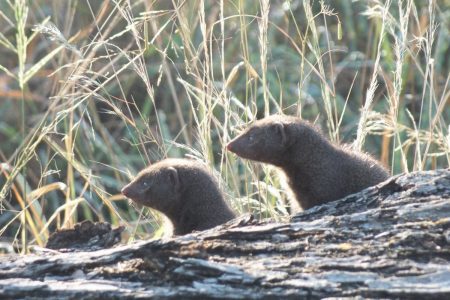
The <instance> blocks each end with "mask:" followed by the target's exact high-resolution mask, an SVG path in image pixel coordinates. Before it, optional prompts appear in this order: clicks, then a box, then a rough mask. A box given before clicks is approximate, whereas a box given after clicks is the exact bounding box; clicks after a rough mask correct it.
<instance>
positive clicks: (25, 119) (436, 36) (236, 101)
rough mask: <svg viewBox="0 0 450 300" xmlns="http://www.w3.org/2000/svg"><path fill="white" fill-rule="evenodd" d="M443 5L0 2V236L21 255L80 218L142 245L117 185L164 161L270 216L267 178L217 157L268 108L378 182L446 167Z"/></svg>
mask: <svg viewBox="0 0 450 300" xmlns="http://www.w3.org/2000/svg"><path fill="white" fill-rule="evenodd" d="M428 3H429V4H428ZM130 5H132V6H130ZM449 7H450V3H449V1H447V0H444V1H430V2H427V3H424V4H422V3H421V2H420V1H416V2H414V1H410V0H405V1H386V2H381V1H374V0H365V1H358V2H355V3H352V4H346V3H344V4H340V5H337V4H336V7H333V6H327V5H325V4H324V3H323V2H322V1H319V2H318V1H315V2H311V1H307V0H304V1H285V2H283V1H267V0H261V1H259V2H257V1H239V0H236V1H223V0H219V1H214V2H210V1H200V0H198V1H197V0H196V1H194V0H193V1H181V0H179V1H178V0H177V1H176V0H173V1H172V2H169V1H155V2H153V1H144V0H141V1H92V0H91V1H77V0H74V1H32V2H27V1H24V0H17V1H14V2H12V1H11V2H10V1H8V2H2V3H1V4H0V22H1V25H2V26H3V28H5V29H6V30H4V33H1V34H0V51H1V54H2V56H1V58H0V86H1V89H0V94H1V99H2V100H1V102H0V138H1V148H0V160H1V161H2V162H3V163H2V164H1V170H0V171H1V177H0V188H1V190H0V201H1V202H0V203H1V206H2V207H1V209H2V213H1V215H0V235H1V236H2V237H5V238H8V239H9V241H11V242H12V243H14V244H15V245H17V246H20V247H21V249H23V251H26V249H27V246H28V245H29V244H38V245H43V244H44V243H45V241H46V239H47V237H48V235H49V232H50V231H52V230H54V229H55V228H61V227H67V226H71V225H73V224H74V223H75V222H77V221H79V220H82V219H93V220H102V221H103V220H106V221H109V222H112V223H113V224H119V223H120V224H124V225H126V226H127V229H128V233H129V240H130V241H131V240H132V239H135V238H141V237H144V236H146V235H147V234H148V233H149V232H154V231H156V230H157V229H158V228H160V227H161V224H163V220H162V219H161V218H160V216H159V215H158V214H155V213H154V212H153V211H149V210H137V209H135V208H134V207H132V206H130V205H129V204H128V203H127V201H126V200H125V199H124V198H123V197H122V196H121V195H120V193H119V191H120V188H121V187H122V186H123V185H124V184H125V183H126V182H127V181H128V180H129V179H130V178H131V177H132V176H133V174H135V173H136V172H137V171H138V170H139V169H141V168H142V167H143V166H145V165H147V164H149V163H151V162H153V161H155V160H158V159H161V158H164V157H185V156H187V157H192V158H195V159H199V160H202V161H205V162H207V164H208V165H209V166H210V167H211V168H212V169H214V170H216V171H217V174H218V176H220V177H221V178H222V179H223V188H224V189H225V190H226V191H227V193H228V194H229V198H230V201H231V203H232V205H233V206H234V207H235V208H236V209H237V210H238V211H239V212H246V211H251V212H254V213H259V214H260V215H261V216H262V217H272V218H275V219H280V218H283V217H285V216H286V215H288V213H289V210H288V209H287V208H286V197H287V195H286V194H285V192H284V189H283V188H282V185H281V183H280V180H279V178H278V176H276V173H275V172H274V170H273V169H272V168H270V167H267V166H261V165H260V164H255V163H250V162H248V161H244V160H241V159H239V158H237V157H235V156H233V155H231V154H230V153H228V152H226V151H224V145H225V144H226V143H227V142H228V141H229V140H230V139H231V138H232V137H233V136H235V135H236V134H237V132H238V131H239V129H240V128H241V127H242V126H244V125H245V124H247V123H249V122H251V121H252V120H254V119H256V118H260V117H263V116H265V115H269V114H273V113H277V112H284V113H287V114H296V115H299V116H301V117H303V118H305V119H308V120H310V121H312V122H316V123H318V124H319V125H321V126H322V128H323V130H324V131H325V132H327V133H328V136H329V138H330V139H331V140H333V141H335V142H345V143H353V146H354V147H355V148H356V149H361V150H364V151H367V152H370V153H372V154H374V155H375V156H377V157H379V158H380V159H381V160H382V161H383V163H385V164H386V165H389V166H390V167H391V170H392V172H393V173H400V172H410V171H413V170H424V169H434V168H442V167H448V166H449V161H450V155H449V153H450V133H449V132H450V128H449V125H450V109H449V98H450V89H449V78H450V76H449V62H448V59H447V57H448V56H449V55H450V45H449V42H448V41H449V40H450V34H449V30H448V28H450V26H449V23H448V20H449V19H450V9H449ZM162 231H163V230H159V231H156V233H155V235H157V236H158V235H160V234H161V232H162Z"/></svg>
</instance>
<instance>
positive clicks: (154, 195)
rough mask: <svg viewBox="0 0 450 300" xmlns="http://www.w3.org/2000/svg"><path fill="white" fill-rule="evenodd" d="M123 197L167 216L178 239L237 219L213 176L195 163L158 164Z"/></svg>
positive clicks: (170, 161)
mask: <svg viewBox="0 0 450 300" xmlns="http://www.w3.org/2000/svg"><path fill="white" fill-rule="evenodd" d="M122 194H124V195H125V196H126V197H128V198H130V199H131V200H133V201H134V202H136V203H138V204H141V205H145V206H149V207H151V208H153V209H156V210H158V211H160V212H162V213H163V214H165V215H166V216H167V217H168V218H169V220H170V221H171V222H172V224H173V227H174V231H173V233H174V234H175V235H183V234H188V233H191V232H192V231H194V230H206V229H209V228H212V227H215V226H217V225H220V224H223V223H225V222H227V221H229V220H231V219H233V218H234V217H235V214H234V213H233V211H232V210H231V209H230V208H229V207H228V205H227V204H226V202H225V200H224V197H223V194H222V193H221V191H220V190H219V186H218V183H217V181H216V180H215V178H214V177H213V175H212V174H211V173H210V172H209V171H208V169H207V168H206V167H205V166H203V165H202V164H201V163H200V162H195V161H193V160H188V159H165V160H162V161H160V162H158V163H155V164H153V165H151V166H149V167H147V168H146V169H144V170H142V171H141V172H139V174H138V175H137V176H136V178H135V179H134V180H133V181H131V182H130V183H129V184H128V185H126V186H125V187H124V188H123V189H122Z"/></svg>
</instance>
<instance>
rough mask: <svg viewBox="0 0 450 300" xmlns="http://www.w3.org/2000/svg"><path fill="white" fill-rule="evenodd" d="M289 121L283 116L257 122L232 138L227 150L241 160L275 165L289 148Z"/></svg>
mask: <svg viewBox="0 0 450 300" xmlns="http://www.w3.org/2000/svg"><path fill="white" fill-rule="evenodd" d="M289 120H290V118H288V119H286V118H285V117H283V116H271V117H267V118H264V119H261V120H258V121H256V122H255V123H253V124H252V125H251V126H249V127H248V128H247V129H246V130H245V131H244V132H243V133H241V134H240V135H239V136H237V137H236V138H234V139H233V140H232V141H231V142H230V143H229V144H228V145H227V149H228V150H229V151H231V152H233V153H236V154H237V155H239V156H240V157H243V158H247V159H252V160H256V161H260V162H265V163H271V164H275V165H277V164H279V160H280V158H281V157H282V156H283V154H284V152H285V151H286V149H287V148H288V147H289V138H288V130H289V128H288V126H289V124H288V123H289Z"/></svg>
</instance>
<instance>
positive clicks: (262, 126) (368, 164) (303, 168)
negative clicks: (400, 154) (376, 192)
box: [227, 115, 389, 209]
mask: <svg viewBox="0 0 450 300" xmlns="http://www.w3.org/2000/svg"><path fill="white" fill-rule="evenodd" d="M227 149H228V150H229V151H231V152H234V153H236V154H237V155H238V156H240V157H243V158H247V159H251V160H255V161H259V162H264V163H269V164H272V165H275V166H278V167H280V168H281V169H282V170H283V171H284V173H285V174H286V177H287V181H288V184H289V186H290V188H291V189H292V191H293V192H294V195H295V198H296V200H297V201H298V203H299V204H300V206H301V207H302V208H303V209H308V208H311V207H313V206H315V205H319V204H323V203H327V202H330V201H333V200H337V199H340V198H343V197H345V196H347V195H349V194H352V193H356V192H358V191H360V190H362V189H364V188H366V187H369V186H373V185H375V184H377V183H379V182H381V181H384V180H385V179H387V178H388V177H389V174H388V172H387V171H386V169H385V168H384V167H382V166H381V165H380V163H378V162H377V161H376V160H374V159H373V158H371V157H370V156H368V155H366V154H363V153H359V152H355V151H351V150H350V149H348V148H346V147H341V146H337V145H333V144H332V143H330V142H329V141H328V140H327V139H326V138H325V137H324V136H323V135H322V134H321V133H320V131H319V130H317V129H316V128H315V127H314V126H313V125H311V124H309V123H308V122H306V121H302V120H301V119H299V118H296V117H290V116H285V115H273V116H270V117H267V118H264V119H261V120H258V121H256V122H255V123H254V124H253V125H251V126H250V127H249V128H247V129H246V130H245V131H244V132H243V133H242V134H240V135H239V136H238V137H236V138H235V139H234V140H232V141H231V142H230V143H229V144H228V145H227Z"/></svg>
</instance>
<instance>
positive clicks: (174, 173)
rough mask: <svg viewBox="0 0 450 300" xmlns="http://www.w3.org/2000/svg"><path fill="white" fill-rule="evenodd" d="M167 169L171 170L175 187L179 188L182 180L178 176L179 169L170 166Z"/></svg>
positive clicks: (171, 179)
mask: <svg viewBox="0 0 450 300" xmlns="http://www.w3.org/2000/svg"><path fill="white" fill-rule="evenodd" d="M167 170H168V171H169V179H170V181H171V182H172V184H173V186H174V187H175V189H178V187H179V185H180V180H179V178H178V171H177V169H175V168H174V167H169V168H167Z"/></svg>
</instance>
